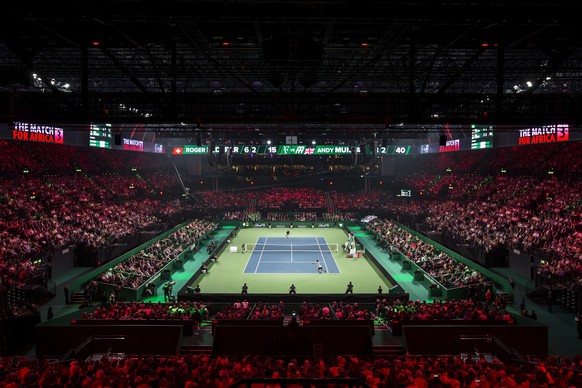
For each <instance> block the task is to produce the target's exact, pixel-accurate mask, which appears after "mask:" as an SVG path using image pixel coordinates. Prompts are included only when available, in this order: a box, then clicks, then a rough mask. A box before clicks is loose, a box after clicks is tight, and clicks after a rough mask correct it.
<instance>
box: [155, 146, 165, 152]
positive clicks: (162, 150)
mask: <svg viewBox="0 0 582 388" xmlns="http://www.w3.org/2000/svg"><path fill="white" fill-rule="evenodd" d="M154 152H155V153H156V154H163V153H164V145H163V144H154Z"/></svg>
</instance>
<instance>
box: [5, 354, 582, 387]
mask: <svg viewBox="0 0 582 388" xmlns="http://www.w3.org/2000/svg"><path fill="white" fill-rule="evenodd" d="M1 361H2V362H1V367H0V371H1V372H3V374H4V377H3V379H2V381H1V382H0V387H6V388H8V387H15V386H38V387H43V388H44V387H51V386H62V387H65V386H83V387H85V386H86V387H109V386H111V387H152V386H155V387H164V388H174V387H185V388H194V387H217V388H227V387H229V386H231V385H232V384H234V383H235V382H236V381H239V380H242V379H251V378H252V379H274V380H270V381H265V382H262V383H254V384H253V387H257V388H261V387H262V388H267V387H268V388H279V387H282V386H283V384H285V386H291V385H289V384H288V383H286V382H285V381H284V380H281V379H285V378H310V379H325V378H339V379H343V378H355V379H360V380H361V381H362V383H365V384H367V386H369V387H372V388H386V387H488V388H489V387H579V386H582V373H581V372H580V370H581V369H582V361H581V359H580V357H579V356H573V357H553V356H552V357H546V358H541V359H540V358H536V359H532V360H528V361H526V362H519V361H512V362H508V363H504V362H501V361H499V360H497V359H494V360H488V359H487V358H486V357H484V356H482V357H463V356H460V355H444V356H412V355H407V356H397V357H374V358H371V357H356V356H353V355H340V356H332V357H305V358H300V359H297V358H294V357H284V356H280V357H268V356H244V355H240V356H225V355H216V356H213V355H205V354H176V355H169V356H152V355H126V356H103V357H101V358H98V359H95V358H89V359H86V360H73V361H68V362H59V363H51V362H50V360H48V359H36V358H29V357H18V358H11V357H3V358H2V360H1ZM335 386H337V387H342V386H344V385H342V384H340V383H336V385H335Z"/></svg>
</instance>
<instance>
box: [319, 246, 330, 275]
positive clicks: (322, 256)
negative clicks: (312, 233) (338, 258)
mask: <svg viewBox="0 0 582 388" xmlns="http://www.w3.org/2000/svg"><path fill="white" fill-rule="evenodd" d="M316 240H317V246H318V247H319V254H320V255H321V260H323V265H324V266H325V273H329V271H328V270H327V262H326V261H325V256H324V255H323V251H322V250H321V244H320V243H319V238H316Z"/></svg>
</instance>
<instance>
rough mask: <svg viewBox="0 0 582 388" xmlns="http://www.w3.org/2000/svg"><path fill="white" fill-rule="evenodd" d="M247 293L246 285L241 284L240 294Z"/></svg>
mask: <svg viewBox="0 0 582 388" xmlns="http://www.w3.org/2000/svg"><path fill="white" fill-rule="evenodd" d="M248 291H249V287H248V286H247V284H246V283H245V284H243V286H242V290H241V293H242V294H248Z"/></svg>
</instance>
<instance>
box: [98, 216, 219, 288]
mask: <svg viewBox="0 0 582 388" xmlns="http://www.w3.org/2000/svg"><path fill="white" fill-rule="evenodd" d="M215 227H216V223H214V222H209V221H206V220H194V221H192V222H190V223H189V224H187V225H185V226H183V227H181V228H180V229H178V230H176V231H174V232H172V233H171V234H170V235H168V236H166V237H164V238H162V239H159V240H158V241H156V242H154V243H152V244H150V245H148V246H147V247H146V248H144V249H142V250H140V251H139V252H137V253H136V254H134V255H132V256H130V257H129V258H127V259H125V260H123V261H122V262H120V263H118V264H116V265H115V266H113V267H111V268H109V269H108V270H107V271H105V272H103V273H102V274H101V275H100V276H99V281H101V282H102V283H106V284H113V285H115V286H119V287H128V288H132V289H137V288H139V287H141V286H142V285H143V284H145V283H146V282H148V281H149V280H150V279H151V278H152V277H153V276H154V275H155V274H157V273H158V272H159V271H160V270H161V269H162V268H164V267H165V266H166V265H167V264H168V263H169V262H171V261H172V260H174V259H176V258H177V257H178V256H179V255H180V254H181V253H182V252H184V251H185V250H186V249H189V248H190V247H193V246H196V243H197V241H198V240H199V239H201V238H203V237H204V236H206V235H207V234H208V233H210V232H211V231H212V230H213V229H214V228H215Z"/></svg>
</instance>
